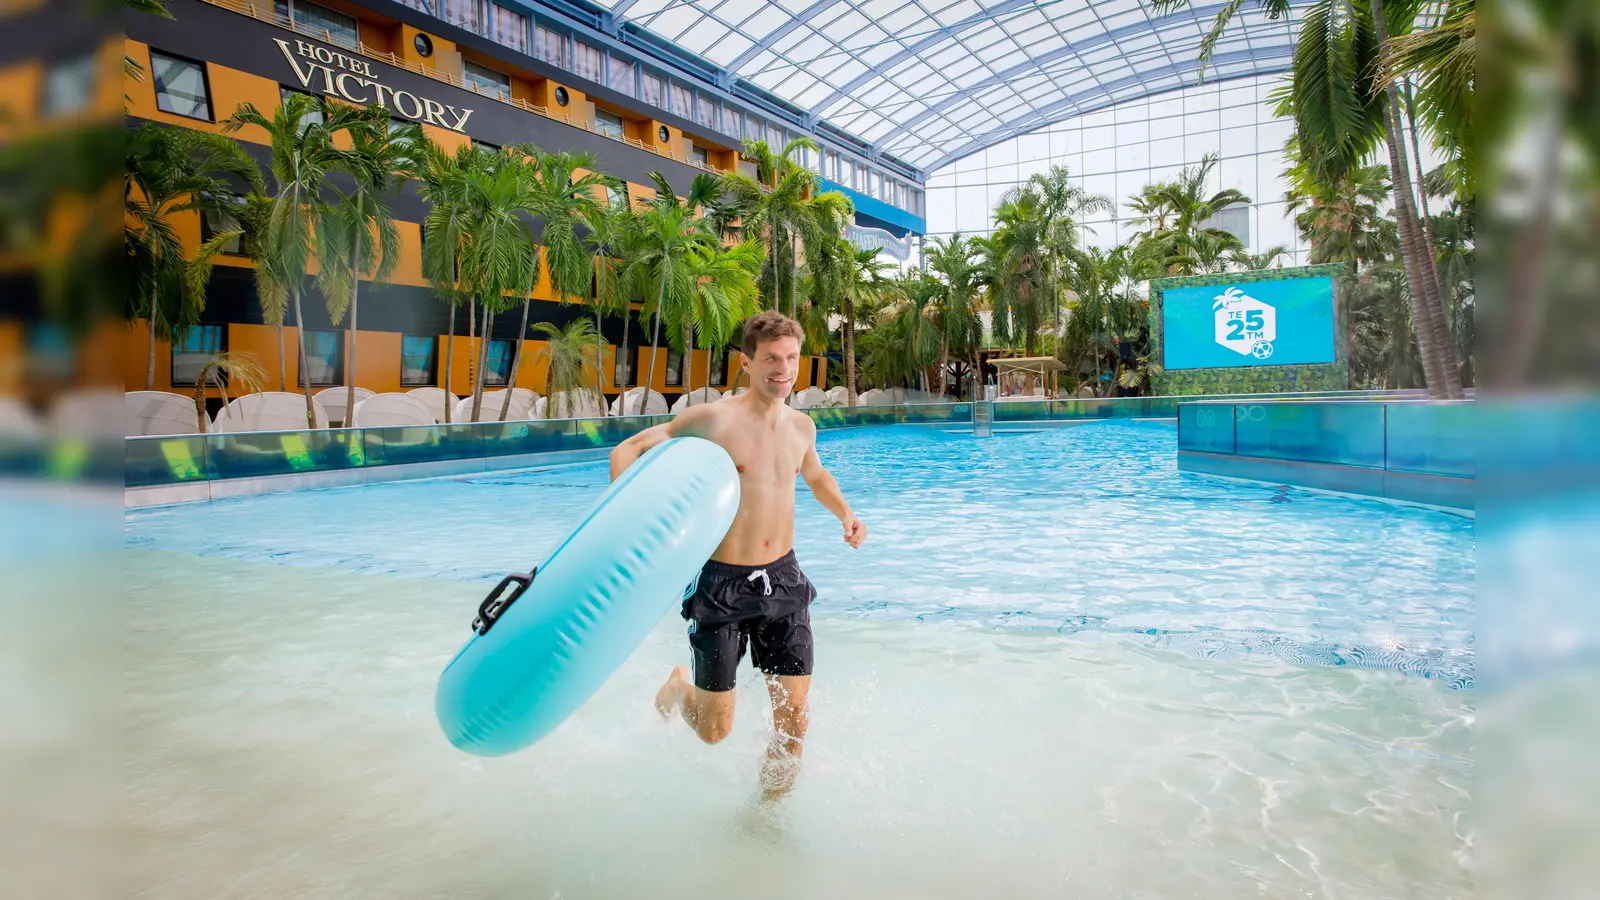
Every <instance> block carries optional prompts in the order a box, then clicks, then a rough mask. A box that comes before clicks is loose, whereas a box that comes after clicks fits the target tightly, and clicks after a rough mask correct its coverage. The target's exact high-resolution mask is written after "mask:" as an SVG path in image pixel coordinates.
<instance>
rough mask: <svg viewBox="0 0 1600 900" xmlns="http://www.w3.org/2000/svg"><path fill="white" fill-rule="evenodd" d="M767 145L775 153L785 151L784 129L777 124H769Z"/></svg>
mask: <svg viewBox="0 0 1600 900" xmlns="http://www.w3.org/2000/svg"><path fill="white" fill-rule="evenodd" d="M767 146H768V147H771V148H772V152H773V153H781V152H782V151H783V129H781V128H779V127H778V126H776V125H768V126H767Z"/></svg>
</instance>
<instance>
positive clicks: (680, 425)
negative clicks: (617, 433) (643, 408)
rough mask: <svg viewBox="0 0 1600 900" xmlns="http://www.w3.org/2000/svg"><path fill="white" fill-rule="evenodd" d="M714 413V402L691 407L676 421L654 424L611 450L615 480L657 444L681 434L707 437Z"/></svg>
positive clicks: (679, 415)
mask: <svg viewBox="0 0 1600 900" xmlns="http://www.w3.org/2000/svg"><path fill="white" fill-rule="evenodd" d="M711 415H712V413H711V408H710V405H709V404H707V405H705V406H691V407H689V408H688V409H686V410H684V411H683V412H681V413H679V414H678V415H677V416H675V417H674V418H673V419H672V421H670V422H667V423H665V424H662V425H654V426H651V427H650V428H646V429H645V430H643V431H641V432H639V433H638V434H636V435H634V436H633V437H631V438H628V439H627V440H625V441H623V442H622V443H620V444H618V445H617V446H616V447H614V448H612V450H611V480H612V481H616V480H617V477H618V476H620V475H621V474H622V473H623V472H626V471H628V467H629V466H631V465H633V464H634V463H635V462H638V460H639V457H641V456H643V455H645V454H646V453H648V452H650V449H651V448H652V447H654V446H656V445H657V444H664V443H666V442H667V441H669V440H671V439H673V438H678V437H705V433H706V431H707V428H706V424H707V421H708V420H709V419H710V417H711Z"/></svg>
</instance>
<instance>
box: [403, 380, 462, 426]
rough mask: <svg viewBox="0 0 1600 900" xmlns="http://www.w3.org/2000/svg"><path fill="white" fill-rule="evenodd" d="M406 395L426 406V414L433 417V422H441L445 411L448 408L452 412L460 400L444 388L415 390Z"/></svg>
mask: <svg viewBox="0 0 1600 900" xmlns="http://www.w3.org/2000/svg"><path fill="white" fill-rule="evenodd" d="M406 393H408V394H410V395H411V396H413V397H417V398H419V399H421V400H422V402H423V403H426V404H428V412H429V413H431V414H432V415H433V421H435V422H443V421H444V411H445V409H447V408H448V409H450V410H452V411H454V410H455V407H456V403H457V402H459V401H460V400H461V398H460V397H457V396H456V395H455V394H452V393H450V392H449V391H446V390H445V389H444V388H436V387H425V388H416V389H415V390H410V391H406Z"/></svg>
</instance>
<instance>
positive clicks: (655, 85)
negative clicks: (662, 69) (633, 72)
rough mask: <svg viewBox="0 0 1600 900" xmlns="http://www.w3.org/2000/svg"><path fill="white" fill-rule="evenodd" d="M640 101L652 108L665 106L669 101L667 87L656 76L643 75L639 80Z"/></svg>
mask: <svg viewBox="0 0 1600 900" xmlns="http://www.w3.org/2000/svg"><path fill="white" fill-rule="evenodd" d="M639 94H640V96H639V99H640V100H643V101H644V102H646V103H648V104H650V105H651V106H664V105H665V104H666V99H667V86H666V85H665V84H662V83H661V79H659V78H657V77H656V76H654V75H648V74H647V75H643V76H641V77H640V78H639Z"/></svg>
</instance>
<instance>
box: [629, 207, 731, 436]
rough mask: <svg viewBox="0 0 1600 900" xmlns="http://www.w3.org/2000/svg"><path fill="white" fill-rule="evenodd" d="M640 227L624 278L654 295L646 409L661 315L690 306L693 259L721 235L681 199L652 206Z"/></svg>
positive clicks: (648, 311) (641, 402)
mask: <svg viewBox="0 0 1600 900" xmlns="http://www.w3.org/2000/svg"><path fill="white" fill-rule="evenodd" d="M638 225H639V228H638V232H637V235H638V236H637V240H636V242H635V243H634V246H633V252H632V255H631V258H630V259H629V260H628V265H627V268H626V269H625V270H624V278H625V279H626V280H627V281H629V282H630V283H631V284H632V285H634V286H635V287H636V288H637V289H638V291H639V293H640V294H642V295H645V296H653V297H654V299H653V300H651V301H649V302H647V303H646V304H645V309H644V312H645V313H646V314H647V315H649V316H651V317H652V318H653V320H654V325H652V326H651V328H652V330H651V338H650V363H649V365H648V366H647V367H646V369H645V374H644V379H643V383H644V385H645V392H644V394H643V395H642V396H641V397H640V400H639V411H640V412H643V411H644V403H645V398H646V397H648V395H649V392H650V387H649V385H650V384H651V382H652V381H653V380H654V378H655V371H656V350H657V348H658V347H660V345H661V319H662V317H663V316H664V315H665V314H666V312H667V310H669V309H681V308H684V307H686V306H688V305H689V304H690V302H691V301H689V300H688V299H687V298H688V297H689V295H690V294H691V293H692V292H693V291H694V267H693V264H692V262H691V260H690V257H691V256H692V255H693V254H694V252H695V251H696V250H697V249H700V248H704V247H708V246H714V245H715V244H716V243H717V238H716V236H715V235H714V234H712V233H711V230H710V228H709V227H708V226H707V224H706V223H705V221H704V220H699V219H695V218H693V216H692V214H691V212H690V210H688V209H686V208H684V207H682V206H679V205H678V204H676V203H656V204H652V205H651V206H650V207H649V208H648V209H646V210H645V211H644V212H643V213H641V214H640V215H639V216H638ZM624 396H626V394H624ZM623 412H624V413H626V412H627V410H623Z"/></svg>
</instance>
